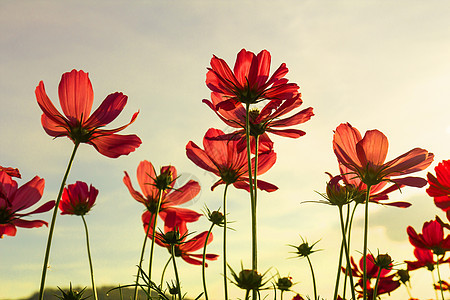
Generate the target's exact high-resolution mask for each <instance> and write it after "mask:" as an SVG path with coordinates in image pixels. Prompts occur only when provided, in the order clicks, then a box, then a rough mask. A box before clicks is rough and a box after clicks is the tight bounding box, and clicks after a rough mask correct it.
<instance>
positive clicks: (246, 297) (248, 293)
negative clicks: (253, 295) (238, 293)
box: [244, 290, 250, 300]
mask: <svg viewBox="0 0 450 300" xmlns="http://www.w3.org/2000/svg"><path fill="white" fill-rule="evenodd" d="M248 296H250V290H247V291H246V292H245V297H244V299H245V300H247V299H248Z"/></svg>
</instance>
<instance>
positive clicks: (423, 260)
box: [405, 248, 450, 271]
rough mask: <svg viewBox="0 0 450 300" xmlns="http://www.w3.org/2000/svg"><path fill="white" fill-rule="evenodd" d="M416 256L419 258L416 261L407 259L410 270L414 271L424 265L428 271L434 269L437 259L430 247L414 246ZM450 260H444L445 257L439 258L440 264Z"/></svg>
mask: <svg viewBox="0 0 450 300" xmlns="http://www.w3.org/2000/svg"><path fill="white" fill-rule="evenodd" d="M414 256H415V257H416V258H417V260H416V261H409V260H406V261H405V263H406V265H407V266H408V271H414V270H417V269H420V268H423V267H426V268H427V269H428V271H433V270H434V266H435V265H436V261H435V259H434V257H433V252H431V250H429V249H421V248H414ZM447 262H450V258H449V259H446V260H444V258H443V257H442V258H440V259H439V264H443V263H447Z"/></svg>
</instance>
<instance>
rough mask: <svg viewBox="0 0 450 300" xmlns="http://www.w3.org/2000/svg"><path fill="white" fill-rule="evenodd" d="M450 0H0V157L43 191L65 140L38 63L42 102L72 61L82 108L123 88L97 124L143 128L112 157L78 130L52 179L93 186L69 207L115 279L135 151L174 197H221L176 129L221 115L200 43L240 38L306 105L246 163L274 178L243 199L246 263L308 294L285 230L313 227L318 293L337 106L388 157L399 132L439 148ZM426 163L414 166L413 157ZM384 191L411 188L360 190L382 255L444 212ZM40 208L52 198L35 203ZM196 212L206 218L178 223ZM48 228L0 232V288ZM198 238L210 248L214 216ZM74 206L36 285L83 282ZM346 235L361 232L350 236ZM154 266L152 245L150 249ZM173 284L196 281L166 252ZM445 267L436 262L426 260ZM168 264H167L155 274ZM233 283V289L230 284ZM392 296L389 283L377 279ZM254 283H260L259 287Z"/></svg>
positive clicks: (202, 224)
mask: <svg viewBox="0 0 450 300" xmlns="http://www.w3.org/2000/svg"><path fill="white" fill-rule="evenodd" d="M449 15H450V3H448V2H445V1H434V2H429V1H427V2H425V1H414V0H408V1H395V3H394V2H391V1H356V0H355V1H299V0H295V1H278V2H274V1H265V0H260V1H95V2H94V1H13V0H9V1H8V0H4V1H1V2H0V28H1V34H0V57H1V63H0V99H1V100H0V101H1V104H2V109H1V110H0V126H1V128H2V130H1V131H0V137H1V140H2V147H1V148H0V158H1V160H0V165H3V166H12V167H17V168H19V169H20V171H21V173H22V177H23V179H22V180H19V184H24V183H25V182H27V181H28V180H30V179H31V178H33V177H34V176H35V175H39V176H40V177H43V178H45V180H46V187H45V191H44V195H43V200H42V201H48V200H51V199H55V198H56V195H57V192H58V188H59V185H60V183H61V179H62V176H63V172H64V170H65V168H66V165H67V162H68V159H69V155H70V153H71V150H72V146H73V144H72V143H71V141H70V140H68V139H66V138H58V139H55V140H53V139H52V138H51V137H50V136H48V135H47V134H46V133H45V132H44V130H43V129H42V126H41V124H40V116H41V113H42V112H41V110H40V109H39V107H38V105H37V102H36V99H35V96H34V89H35V87H36V86H37V84H38V83H39V81H40V80H43V81H44V83H45V87H46V91H47V93H48V95H49V97H50V99H52V101H53V102H54V103H56V105H57V107H58V108H59V103H58V93H57V88H58V84H59V80H60V78H61V75H62V74H63V73H64V72H67V71H70V70H72V69H82V70H84V71H86V72H89V75H90V79H91V81H92V85H93V88H94V96H95V100H94V108H96V107H97V106H98V105H99V104H100V103H101V101H102V100H103V99H104V98H105V97H106V96H107V95H108V94H110V93H113V92H116V91H121V92H123V93H124V94H126V95H128V97H129V100H128V104H127V106H126V107H125V109H124V111H123V112H122V114H121V115H120V116H119V118H117V120H116V121H114V123H113V124H111V125H110V126H111V127H110V128H113V127H117V126H120V125H122V124H124V123H126V122H128V120H129V119H130V117H131V115H132V114H133V113H134V112H135V111H138V110H139V111H140V114H139V117H138V118H137V120H136V122H135V123H134V124H133V125H131V126H130V127H129V128H127V129H126V133H135V134H137V135H138V136H139V137H140V138H141V139H142V141H143V143H142V145H141V147H140V148H138V149H137V150H136V151H135V152H134V153H132V154H130V155H129V156H124V157H120V158H118V159H109V158H106V157H104V156H102V155H100V154H99V153H98V152H97V151H95V150H94V149H93V147H91V146H88V145H82V146H81V147H80V149H79V151H78V153H77V156H76V158H75V162H74V164H73V168H72V171H71V173H70V176H69V178H68V183H74V182H75V181H77V180H82V181H85V182H87V183H88V184H91V183H92V184H93V185H94V186H95V187H96V188H97V189H99V191H100V192H99V196H98V199H97V204H96V206H95V207H94V208H93V210H92V211H91V212H90V213H89V215H88V216H87V217H86V220H87V222H88V226H89V229H90V238H91V247H92V248H93V249H92V256H93V257H92V258H93V262H94V271H95V277H96V282H97V285H98V286H101V285H107V284H108V285H116V286H118V285H119V284H120V285H124V284H128V283H132V282H133V280H134V276H135V273H136V264H137V263H138V258H139V254H140V250H141V246H142V240H143V237H144V231H143V229H142V224H141V220H140V216H141V213H142V212H143V206H142V205H141V204H139V203H137V202H136V201H135V200H134V199H132V198H131V196H130V195H129V193H128V190H127V189H126V187H125V185H124V184H123V183H122V178H123V174H124V173H123V171H127V172H128V173H129V174H130V175H131V177H132V181H133V183H134V184H135V186H136V187H137V181H136V177H135V174H136V168H137V166H138V164H139V162H140V161H142V160H149V161H151V162H152V163H153V164H154V165H155V166H156V167H159V166H163V165H169V164H172V165H174V166H175V167H176V168H177V170H178V172H179V174H181V178H180V179H179V180H180V181H187V180H188V179H191V178H193V179H196V180H198V181H199V182H200V184H201V186H202V191H201V193H200V195H199V196H198V197H197V198H196V199H195V200H194V201H193V203H190V204H189V205H185V207H189V208H191V209H194V210H196V211H199V212H200V211H201V210H202V209H203V207H204V205H205V204H207V205H208V207H210V208H211V209H217V208H218V207H220V206H221V205H222V192H223V187H219V188H217V189H216V190H215V191H214V192H211V191H210V186H211V185H212V184H213V183H214V182H215V180H216V178H215V176H214V175H212V174H209V173H207V172H205V171H203V170H202V169H200V168H198V167H197V166H195V165H194V164H193V163H192V162H191V161H190V160H189V159H188V158H187V157H186V155H185V146H186V144H187V142H188V141H190V140H192V141H194V142H195V143H197V144H201V141H202V138H203V135H204V133H205V132H206V131H207V129H208V128H211V127H214V128H219V129H222V130H227V128H226V126H225V125H224V124H223V123H222V122H221V121H220V120H219V119H218V118H217V117H216V116H215V114H214V113H213V112H212V111H211V110H210V109H209V108H208V107H207V106H206V105H204V104H203V103H202V102H201V100H202V99H204V98H208V97H209V94H210V91H209V89H208V88H207V87H206V85H205V76H206V71H207V70H206V68H207V67H208V66H209V62H210V59H211V57H212V55H213V54H215V55H216V56H218V57H221V58H223V59H225V60H226V61H227V62H228V63H229V64H230V65H233V64H234V61H235V58H236V54H237V53H238V52H239V51H240V50H241V49H242V48H245V49H247V50H250V51H253V52H256V53H257V52H259V51H261V50H262V49H267V50H268V51H270V53H271V54H272V71H273V70H275V69H276V68H277V67H278V66H279V65H280V64H281V63H283V62H284V63H286V65H287V67H288V68H289V73H288V74H287V78H289V80H290V81H292V82H296V83H298V84H299V86H300V90H301V92H302V99H303V101H304V104H303V107H304V108H306V107H309V106H312V107H313V108H314V112H315V116H314V117H313V118H312V119H311V120H310V121H309V122H307V123H305V124H303V125H301V126H298V127H297V128H299V129H302V130H304V131H306V132H307V134H306V135H305V136H304V137H301V138H299V139H289V138H279V137H273V141H274V142H275V151H276V152H277V154H278V159H277V162H276V164H275V165H274V167H273V168H272V169H271V170H270V171H269V172H268V173H267V174H265V175H263V176H262V177H261V178H262V179H264V180H266V181H269V182H271V183H274V184H276V185H277V186H278V187H279V190H278V191H276V192H274V193H271V194H267V193H260V194H259V196H258V198H259V202H258V205H259V207H258V225H259V227H258V232H259V266H260V271H265V270H267V269H269V268H271V270H270V271H269V274H271V275H275V274H276V272H277V271H278V272H279V273H280V274H281V275H282V276H287V275H288V274H289V275H290V276H292V277H293V280H294V281H295V282H297V284H296V285H295V286H294V290H295V291H297V292H299V293H301V294H302V295H312V293H313V290H312V284H311V278H310V272H309V267H308V265H307V262H306V261H305V260H298V259H291V257H293V254H290V253H289V252H290V251H292V249H290V248H289V247H288V246H287V244H300V243H301V238H300V236H302V237H304V238H306V239H307V240H308V241H309V242H314V241H317V240H320V242H319V243H318V244H317V247H318V248H320V249H323V250H322V251H320V252H317V253H315V254H313V256H311V259H312V263H313V265H314V267H315V271H316V278H317V286H318V292H319V294H320V295H321V296H322V297H325V298H328V299H330V298H331V297H332V293H333V286H334V281H335V276H336V268H337V252H338V248H339V236H340V231H339V230H338V212H337V209H335V208H334V207H329V206H325V205H321V204H316V203H303V204H302V202H304V201H309V200H319V199H320V196H319V195H318V194H317V193H316V192H315V191H320V192H323V191H324V190H325V183H326V181H327V176H326V175H325V174H324V172H326V171H328V172H331V173H336V172H337V163H336V158H335V156H334V154H333V152H332V149H331V140H332V135H333V130H334V129H335V128H336V127H337V126H338V125H339V124H340V123H342V122H350V123H351V124H352V125H353V126H355V127H356V128H358V129H359V130H360V131H361V132H365V131H366V130H369V129H379V130H380V131H382V132H383V133H385V134H386V136H387V137H388V139H389V141H390V149H389V154H388V159H391V158H394V157H396V156H398V155H400V154H403V153H404V152H406V151H408V150H410V149H412V148H414V147H421V148H425V149H427V150H429V151H431V152H433V153H434V154H435V162H434V163H433V164H432V166H431V167H430V168H429V169H428V171H432V172H434V171H433V167H434V166H435V165H436V164H437V163H438V162H439V161H442V160H443V159H449V158H450V150H449V149H450V131H449V128H450V124H449V118H448V113H449V111H450V104H449V103H450V101H449V99H450V89H449V88H448V86H449V82H450V58H449V53H450V19H449V18H448V16H449ZM419 175H420V176H425V175H426V171H424V172H421V173H419ZM248 198H249V197H248V195H247V194H246V193H245V192H243V191H237V190H233V189H231V190H230V191H229V194H228V203H229V212H230V215H229V218H230V219H231V220H234V221H235V223H233V228H234V229H236V231H233V232H230V234H229V252H228V253H229V254H228V255H229V263H230V265H231V266H232V267H234V268H235V269H239V267H240V262H241V261H242V262H243V264H244V267H250V266H251V260H250V255H251V251H250V246H251V244H250V202H249V199H248ZM391 199H394V200H402V201H409V202H411V203H413V205H412V207H410V208H408V209H397V208H392V207H380V206H379V207H375V206H371V215H370V224H371V229H370V234H371V236H370V239H369V248H370V249H371V250H372V251H373V252H375V253H376V251H377V249H380V252H388V253H389V254H390V255H391V256H392V257H393V259H394V260H395V261H397V262H401V261H403V260H405V259H412V258H413V254H412V251H413V248H412V246H410V245H409V242H408V240H407V236H406V227H407V226H408V225H412V226H414V227H415V228H416V229H418V230H420V229H421V226H422V224H423V222H424V221H428V220H431V219H433V218H434V216H435V215H436V214H438V215H440V216H443V213H442V212H441V211H439V210H438V209H437V208H436V207H435V206H434V205H433V202H432V199H431V198H429V197H428V196H427V195H426V193H425V189H414V188H409V189H406V188H405V189H404V190H403V191H402V193H399V192H395V193H393V194H392V195H391ZM36 218H37V219H40V218H42V219H45V220H47V221H50V218H51V214H50V213H45V214H41V215H38V216H36ZM208 228H209V223H208V222H207V221H206V219H205V218H202V219H200V221H198V222H197V223H195V224H192V226H190V227H189V229H190V230H191V231H195V232H201V231H204V230H207V229H208ZM47 234H48V229H47V228H46V227H42V228H36V229H23V228H19V229H18V232H17V235H16V236H15V237H9V236H5V237H4V238H3V239H2V240H1V241H0V243H1V248H0V249H1V250H0V257H1V259H0V299H16V298H22V297H27V296H29V295H31V294H32V293H33V292H35V291H36V290H38V289H39V283H40V277H41V268H42V262H43V259H44V252H45V243H46V239H47ZM361 234H362V222H361V211H359V212H357V220H356V221H355V228H354V237H355V239H354V241H353V246H354V249H352V254H353V255H355V256H356V257H358V258H359V256H360V254H359V253H358V251H361V250H362V240H361ZM214 235H215V240H214V241H213V243H211V245H210V246H209V247H208V249H209V250H208V252H211V253H217V254H221V242H220V241H221V237H222V233H221V230H217V229H216V230H215V231H214ZM84 238H85V237H84V231H83V226H82V222H81V219H80V218H79V217H75V216H61V215H58V218H57V224H56V230H55V235H54V239H53V246H52V249H51V258H50V269H49V272H48V275H47V286H49V287H55V286H60V287H66V286H68V285H69V283H70V282H72V284H73V285H75V286H89V285H90V277H89V269H88V263H87V257H86V248H85V247H86V246H85V240H84ZM360 241H361V242H360ZM155 253H156V255H157V256H156V261H155V266H154V268H155V272H156V274H160V272H161V269H162V266H163V265H164V264H165V262H166V260H167V258H168V252H167V250H166V249H162V248H156V252H155ZM178 265H179V267H180V274H181V275H180V276H181V281H182V286H183V289H184V291H186V292H187V293H188V296H191V297H196V296H197V295H198V294H199V293H200V292H201V291H202V288H201V284H200V283H201V268H200V267H196V266H191V265H188V264H186V263H185V262H183V261H180V262H179V263H178ZM221 268H222V263H221V260H220V259H219V260H218V261H217V262H212V263H211V264H210V267H209V268H208V270H207V273H208V287H209V291H210V294H211V295H210V297H211V298H212V299H219V298H221V297H222V286H221V284H222V277H221V274H222V269H221ZM442 275H443V277H444V279H449V276H450V272H449V270H448V267H444V268H443V270H442ZM171 278H173V277H172V273H171V272H168V273H167V275H166V279H167V280H169V279H171ZM412 284H413V286H412V287H413V288H412V292H413V296H415V297H417V298H419V297H422V298H425V297H428V298H430V297H432V296H433V295H434V292H433V291H432V290H431V288H430V284H431V277H430V275H429V274H427V272H426V271H424V270H419V271H417V272H415V273H412ZM230 294H231V296H232V298H237V297H243V293H242V291H240V290H239V289H238V288H237V287H234V286H231V291H230ZM393 295H394V297H395V298H396V299H400V298H402V299H403V298H406V292H405V290H404V288H403V287H402V288H400V289H399V291H396V292H394V294H393ZM269 299H270V298H269Z"/></svg>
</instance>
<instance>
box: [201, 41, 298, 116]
mask: <svg viewBox="0 0 450 300" xmlns="http://www.w3.org/2000/svg"><path fill="white" fill-rule="evenodd" d="M270 60H271V57H270V53H269V52H268V51H267V50H262V51H261V52H260V53H258V55H255V54H254V53H253V52H250V51H247V50H245V49H242V50H241V51H240V52H239V53H238V55H237V58H236V63H235V65H234V69H233V71H231V69H230V67H229V66H228V64H227V63H226V62H225V61H224V60H223V59H220V58H218V57H216V56H215V55H214V56H213V58H212V59H211V68H208V73H207V74H206V85H207V86H208V87H209V88H210V89H211V91H213V92H217V93H220V94H222V95H223V96H224V100H223V101H221V102H220V103H218V104H217V108H222V109H225V110H231V109H233V108H235V107H237V106H238V105H239V104H240V103H244V104H255V103H258V102H260V101H262V100H286V99H290V98H293V97H295V96H296V95H297V94H298V91H297V90H298V85H297V84H295V83H288V80H287V79H286V78H284V76H285V75H286V74H287V72H288V68H286V64H284V63H283V64H281V66H280V67H279V68H278V69H277V70H276V71H275V72H274V73H273V75H272V76H271V77H270V78H269V72H270Z"/></svg>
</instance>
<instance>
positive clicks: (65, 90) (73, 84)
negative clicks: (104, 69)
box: [58, 70, 94, 121]
mask: <svg viewBox="0 0 450 300" xmlns="http://www.w3.org/2000/svg"><path fill="white" fill-rule="evenodd" d="M58 94H59V102H60V104H61V108H62V110H63V112H64V114H65V115H66V116H67V117H68V118H69V120H71V121H74V120H78V121H85V120H87V119H88V118H89V115H90V114H91V108H92V103H93V102H94V91H93V89H92V85H91V81H90V80H89V76H88V73H85V72H83V71H82V70H80V71H77V70H72V71H71V72H68V73H64V74H63V75H62V77H61V81H60V83H59V88H58Z"/></svg>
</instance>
